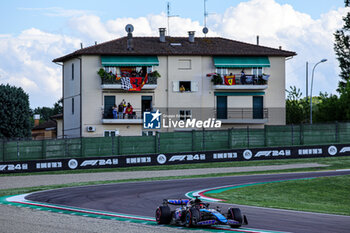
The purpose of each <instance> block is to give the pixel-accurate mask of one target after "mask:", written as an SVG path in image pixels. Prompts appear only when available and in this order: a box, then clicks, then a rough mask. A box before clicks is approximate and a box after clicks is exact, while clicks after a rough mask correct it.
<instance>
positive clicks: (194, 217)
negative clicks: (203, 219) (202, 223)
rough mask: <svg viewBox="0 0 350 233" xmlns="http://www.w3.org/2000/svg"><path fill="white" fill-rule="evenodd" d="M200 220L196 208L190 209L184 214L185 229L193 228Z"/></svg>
mask: <svg viewBox="0 0 350 233" xmlns="http://www.w3.org/2000/svg"><path fill="white" fill-rule="evenodd" d="M199 220H200V213H199V210H198V209H196V208H191V209H190V210H189V211H187V212H186V217H185V226H186V227H194V226H196V225H197V222H199Z"/></svg>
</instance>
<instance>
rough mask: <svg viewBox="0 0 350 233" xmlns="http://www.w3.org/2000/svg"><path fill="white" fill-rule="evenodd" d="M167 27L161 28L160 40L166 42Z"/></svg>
mask: <svg viewBox="0 0 350 233" xmlns="http://www.w3.org/2000/svg"><path fill="white" fill-rule="evenodd" d="M165 31H166V29H165V28H159V41H160V42H163V43H164V42H165Z"/></svg>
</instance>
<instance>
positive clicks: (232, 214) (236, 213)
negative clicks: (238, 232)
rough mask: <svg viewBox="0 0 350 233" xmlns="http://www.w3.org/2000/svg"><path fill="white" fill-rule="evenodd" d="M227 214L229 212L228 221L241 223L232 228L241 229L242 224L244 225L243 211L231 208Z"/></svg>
mask: <svg viewBox="0 0 350 233" xmlns="http://www.w3.org/2000/svg"><path fill="white" fill-rule="evenodd" d="M227 212H228V213H227V216H228V219H233V220H235V221H237V222H239V224H235V225H230V226H231V227H232V228H239V227H241V226H242V223H243V217H242V213H241V210H240V209H239V208H229V209H228V211H227Z"/></svg>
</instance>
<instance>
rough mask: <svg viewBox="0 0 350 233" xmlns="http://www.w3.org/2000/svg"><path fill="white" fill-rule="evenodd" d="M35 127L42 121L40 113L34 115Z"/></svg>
mask: <svg viewBox="0 0 350 233" xmlns="http://www.w3.org/2000/svg"><path fill="white" fill-rule="evenodd" d="M33 118H34V127H35V126H38V125H39V121H40V115H39V114H35V115H34V117H33Z"/></svg>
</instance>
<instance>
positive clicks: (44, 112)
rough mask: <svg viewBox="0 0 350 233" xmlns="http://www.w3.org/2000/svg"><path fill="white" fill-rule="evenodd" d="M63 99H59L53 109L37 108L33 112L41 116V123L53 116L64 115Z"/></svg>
mask: <svg viewBox="0 0 350 233" xmlns="http://www.w3.org/2000/svg"><path fill="white" fill-rule="evenodd" d="M62 101H63V100H62V98H61V99H59V100H58V101H57V102H56V103H55V104H54V105H53V107H52V108H49V107H37V108H35V109H34V110H33V111H32V112H33V115H34V114H39V115H40V121H41V122H44V121H48V120H49V119H50V117H51V116H53V115H57V114H60V113H63V107H62Z"/></svg>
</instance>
